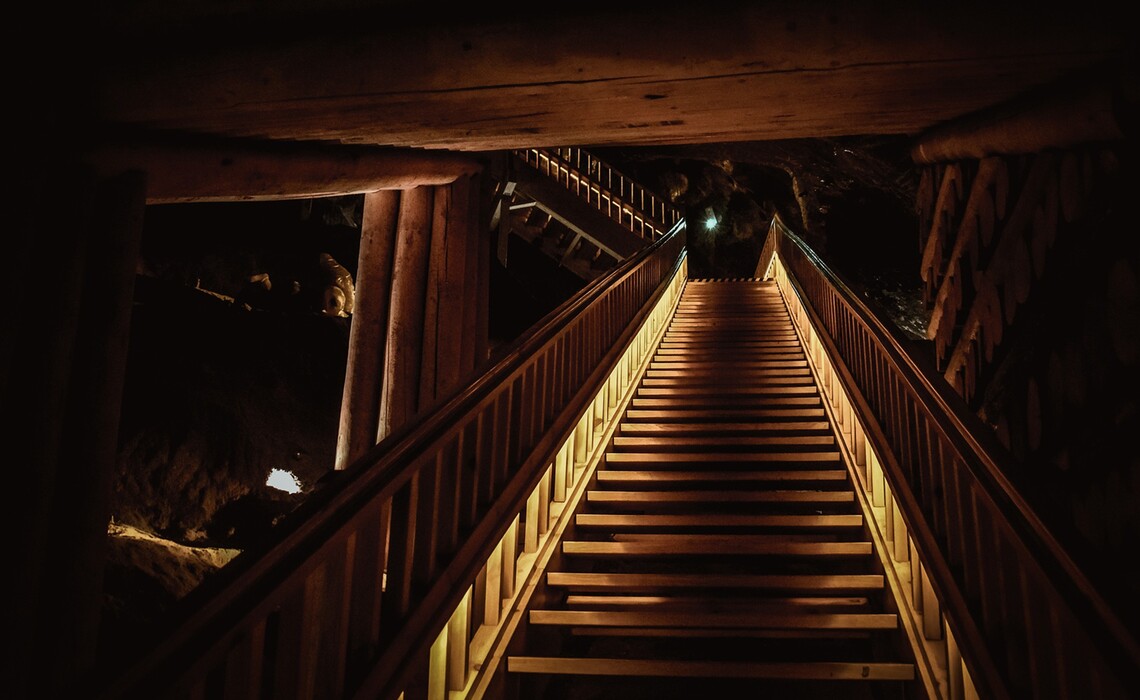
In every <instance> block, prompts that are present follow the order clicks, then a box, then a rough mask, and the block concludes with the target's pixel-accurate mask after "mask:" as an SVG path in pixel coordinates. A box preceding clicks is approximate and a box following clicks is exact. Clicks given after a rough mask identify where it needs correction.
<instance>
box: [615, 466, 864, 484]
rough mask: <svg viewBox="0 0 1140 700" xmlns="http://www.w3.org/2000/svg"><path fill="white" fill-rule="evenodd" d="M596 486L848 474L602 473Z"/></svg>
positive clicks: (840, 472)
mask: <svg viewBox="0 0 1140 700" xmlns="http://www.w3.org/2000/svg"><path fill="white" fill-rule="evenodd" d="M597 477H598V483H599V484H604V483H621V484H625V483H683V482H702V481H705V482H709V481H741V482H748V481H845V480H846V479H847V472H846V470H843V469H805V470H802V471H794V470H776V471H736V472H723V471H722V472H705V471H701V472H689V471H674V470H661V471H623V470H614V469H604V470H602V471H599V472H598V474H597Z"/></svg>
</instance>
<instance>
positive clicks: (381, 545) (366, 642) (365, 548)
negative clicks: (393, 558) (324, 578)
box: [346, 503, 389, 676]
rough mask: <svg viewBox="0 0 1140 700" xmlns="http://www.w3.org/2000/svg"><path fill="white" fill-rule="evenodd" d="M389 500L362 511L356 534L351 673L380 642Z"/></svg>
mask: <svg viewBox="0 0 1140 700" xmlns="http://www.w3.org/2000/svg"><path fill="white" fill-rule="evenodd" d="M388 516H389V509H388V505H387V503H385V504H383V505H381V504H376V505H374V506H372V507H369V508H367V509H366V510H365V511H364V513H362V515H361V517H360V518H359V519H358V520H359V523H360V524H359V525H358V526H357V529H356V533H355V542H354V545H353V547H354V549H353V558H354V561H353V565H352V574H353V581H352V590H351V600H350V602H349V615H348V634H347V636H348V639H347V642H346V645H347V651H346V657H347V662H348V670H347V671H346V674H347V675H350V676H351V675H352V674H353V673H354V671H355V670H356V664H364V663H367V661H369V660H371V657H372V656H373V655H374V654H375V653H376V650H377V646H378V644H379V642H380V609H381V602H382V600H383V596H384V591H383V579H384V565H385V561H384V560H385V548H386V542H387V532H388Z"/></svg>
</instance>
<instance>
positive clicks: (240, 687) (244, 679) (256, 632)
mask: <svg viewBox="0 0 1140 700" xmlns="http://www.w3.org/2000/svg"><path fill="white" fill-rule="evenodd" d="M264 654H265V620H260V621H258V622H256V623H254V624H253V626H252V627H250V629H249V631H248V632H247V633H246V634H244V635H243V636H242V638H241V640H240V642H239V643H238V644H237V645H236V646H235V647H234V648H233V649H231V650H230V653H229V655H228V656H227V658H226V678H225V684H224V691H223V700H247V699H248V698H257V697H260V694H261V683H262V674H263V672H264V669H263V668H262V664H263V663H264Z"/></svg>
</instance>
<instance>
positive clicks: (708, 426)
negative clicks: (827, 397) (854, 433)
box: [620, 421, 831, 436]
mask: <svg viewBox="0 0 1140 700" xmlns="http://www.w3.org/2000/svg"><path fill="white" fill-rule="evenodd" d="M620 427H621V432H622V433H623V434H625V433H634V434H637V433H641V434H645V433H670V434H673V435H676V434H679V433H683V432H692V433H698V434H700V435H710V436H713V435H716V434H718V433H725V432H732V433H765V432H792V431H814V432H827V433H828V434H830V432H831V426H830V425H829V424H828V422H827V421H771V422H763V421H761V422H756V423H740V422H737V421H709V422H708V423H684V422H678V423H656V422H646V423H634V422H628V421H626V422H622V423H621V426H620Z"/></svg>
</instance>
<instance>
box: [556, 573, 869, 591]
mask: <svg viewBox="0 0 1140 700" xmlns="http://www.w3.org/2000/svg"><path fill="white" fill-rule="evenodd" d="M546 582H547V583H548V584H550V585H551V586H562V587H565V588H572V589H574V590H608V589H619V590H620V589H632V590H639V589H654V590H656V589H673V588H716V589H733V588H739V589H745V590H758V591H759V590H777V591H784V590H789V591H848V590H866V589H881V588H883V586H884V585H885V584H884V578H883V576H882V575H881V574H785V575H775V574H713V573H698V574H668V573H588V572H577V571H551V572H549V573H548V574H547V575H546Z"/></svg>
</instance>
